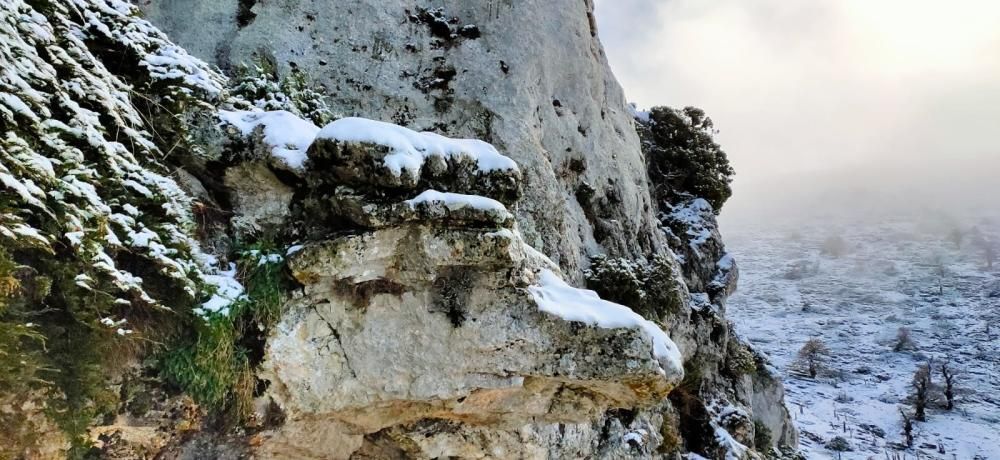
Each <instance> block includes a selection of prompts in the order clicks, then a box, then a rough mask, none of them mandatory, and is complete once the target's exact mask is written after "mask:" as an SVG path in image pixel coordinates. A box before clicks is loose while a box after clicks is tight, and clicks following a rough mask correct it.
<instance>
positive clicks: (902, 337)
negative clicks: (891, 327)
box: [892, 326, 917, 351]
mask: <svg viewBox="0 0 1000 460" xmlns="http://www.w3.org/2000/svg"><path fill="white" fill-rule="evenodd" d="M916 349H917V344H916V342H914V341H913V337H911V336H910V329H909V328H907V327H905V326H904V327H901V328H899V330H898V331H896V345H895V346H893V347H892V351H903V350H916Z"/></svg>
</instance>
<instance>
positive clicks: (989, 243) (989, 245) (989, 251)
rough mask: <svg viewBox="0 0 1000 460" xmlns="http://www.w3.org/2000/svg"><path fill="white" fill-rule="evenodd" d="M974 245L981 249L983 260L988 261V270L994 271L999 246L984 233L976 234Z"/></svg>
mask: <svg viewBox="0 0 1000 460" xmlns="http://www.w3.org/2000/svg"><path fill="white" fill-rule="evenodd" d="M972 244H973V245H974V246H976V247H977V248H979V250H980V251H982V253H983V258H984V259H985V260H986V268H987V269H988V270H992V269H993V261H994V260H996V258H997V244H996V242H994V241H993V240H991V239H990V238H987V237H986V236H984V235H983V234H982V233H979V232H976V233H975V234H974V237H973V240H972Z"/></svg>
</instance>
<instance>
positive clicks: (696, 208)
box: [668, 198, 714, 250]
mask: <svg viewBox="0 0 1000 460" xmlns="http://www.w3.org/2000/svg"><path fill="white" fill-rule="evenodd" d="M712 215H714V211H713V209H712V205H711V204H709V203H708V201H706V200H704V199H703V198H695V199H693V200H691V201H689V202H686V203H684V204H682V205H678V206H677V207H675V208H674V210H673V212H671V213H670V215H669V216H668V218H669V219H671V220H673V221H675V222H678V223H680V224H682V225H684V227H685V228H686V229H687V231H686V232H685V233H686V234H687V236H688V237H690V238H689V244H690V245H691V247H692V248H693V249H696V250H697V248H698V247H699V246H701V245H702V244H704V243H705V242H706V241H708V240H709V238H711V237H712V227H711V226H710V225H709V224H708V223H707V222H709V219H708V218H707V216H712Z"/></svg>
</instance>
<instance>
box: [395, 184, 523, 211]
mask: <svg viewBox="0 0 1000 460" xmlns="http://www.w3.org/2000/svg"><path fill="white" fill-rule="evenodd" d="M406 204H408V205H410V208H415V207H416V206H417V205H420V204H442V205H444V207H446V208H448V210H449V211H455V210H458V209H462V208H466V207H470V208H475V209H478V210H481V211H493V212H495V213H498V214H507V208H506V207H505V206H504V205H503V203H500V202H499V201H496V200H494V199H491V198H486V197H484V196H479V195H462V194H460V193H447V192H439V191H437V190H427V191H425V192H423V193H421V194H419V195H417V196H415V197H413V198H412V199H409V200H406Z"/></svg>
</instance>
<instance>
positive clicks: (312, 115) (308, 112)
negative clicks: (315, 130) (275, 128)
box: [232, 60, 336, 127]
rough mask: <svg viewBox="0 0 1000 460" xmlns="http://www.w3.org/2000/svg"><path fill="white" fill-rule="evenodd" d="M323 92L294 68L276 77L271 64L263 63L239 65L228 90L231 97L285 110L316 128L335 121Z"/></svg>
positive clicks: (276, 73) (258, 106)
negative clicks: (231, 87)
mask: <svg viewBox="0 0 1000 460" xmlns="http://www.w3.org/2000/svg"><path fill="white" fill-rule="evenodd" d="M324 92H325V91H324V90H323V88H320V87H316V86H315V85H314V84H313V82H312V81H311V80H310V79H309V77H308V76H307V75H306V74H305V73H304V72H302V71H300V70H297V69H292V71H291V72H290V73H289V74H288V75H286V76H285V77H284V78H280V77H279V76H278V71H277V68H276V67H275V66H274V64H272V63H270V62H268V61H266V60H259V61H258V62H255V63H254V64H252V65H241V66H240V67H239V68H238V69H237V71H236V80H235V81H234V85H233V89H232V94H233V96H236V97H239V98H243V99H246V100H247V101H250V102H251V103H253V105H254V106H256V107H257V108H259V109H262V110H285V111H288V112H291V113H293V114H295V115H297V116H299V117H302V118H305V119H308V120H310V121H312V122H313V123H315V124H316V125H317V126H320V127H322V126H324V125H326V124H327V123H330V122H331V121H333V120H334V119H335V118H336V117H334V115H333V112H332V111H331V110H330V107H329V106H328V105H327V104H326V100H325V99H324V96H323V94H324Z"/></svg>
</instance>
